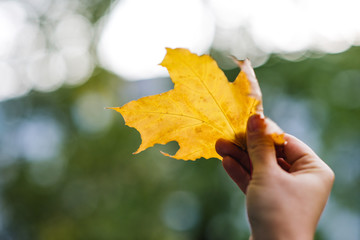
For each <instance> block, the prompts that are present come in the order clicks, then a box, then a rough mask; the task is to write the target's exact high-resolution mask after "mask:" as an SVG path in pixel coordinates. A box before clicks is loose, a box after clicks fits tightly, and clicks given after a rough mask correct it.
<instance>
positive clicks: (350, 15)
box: [98, 0, 360, 80]
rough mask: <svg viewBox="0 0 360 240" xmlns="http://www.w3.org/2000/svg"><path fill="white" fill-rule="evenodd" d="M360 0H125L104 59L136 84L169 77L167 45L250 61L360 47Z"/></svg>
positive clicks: (104, 43)
mask: <svg viewBox="0 0 360 240" xmlns="http://www.w3.org/2000/svg"><path fill="white" fill-rule="evenodd" d="M358 9H360V1H358V0H344V1H341V2H339V1H334V0H316V1H313V0H292V1H290V0H274V1H267V0H253V1H248V0H247V1H246V0H208V1H202V0H181V1H178V0H152V1H149V0H122V1H120V2H119V3H118V4H117V5H116V6H115V7H114V9H113V11H112V12H111V14H110V16H109V17H108V18H107V19H106V20H105V21H104V30H103V34H102V37H101V40H100V43H99V48H98V53H99V56H100V62H101V63H102V64H103V65H104V66H105V67H106V68H108V69H110V70H112V71H114V72H115V73H117V74H119V75H120V76H123V77H124V78H125V79H128V80H138V79H148V78H154V77H158V76H164V75H166V71H165V70H164V69H162V68H161V67H160V66H157V64H159V63H160V62H161V60H162V58H163V57H164V54H165V47H184V48H189V49H190V50H191V51H194V52H196V53H205V52H206V51H207V50H208V49H209V47H210V46H211V45H212V46H213V47H214V48H217V49H219V50H222V51H225V52H227V53H229V54H232V55H235V56H237V57H238V58H246V57H247V58H250V59H251V60H252V61H253V63H255V64H254V65H255V66H259V65H261V64H263V63H265V62H266V60H267V57H268V55H269V54H270V53H279V54H286V53H296V54H295V58H296V57H297V56H299V57H300V56H301V55H303V54H304V52H305V51H307V50H312V51H320V52H324V53H337V52H342V51H345V50H346V49H348V48H349V47H350V46H351V45H358V44H360V14H358ZM292 56H293V57H294V54H293V55H292Z"/></svg>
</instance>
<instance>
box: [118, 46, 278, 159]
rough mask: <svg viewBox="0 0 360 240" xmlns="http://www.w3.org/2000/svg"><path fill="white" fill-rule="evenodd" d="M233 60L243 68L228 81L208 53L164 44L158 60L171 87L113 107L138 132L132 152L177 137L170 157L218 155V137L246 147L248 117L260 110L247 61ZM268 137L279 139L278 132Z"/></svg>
mask: <svg viewBox="0 0 360 240" xmlns="http://www.w3.org/2000/svg"><path fill="white" fill-rule="evenodd" d="M237 62H238V64H239V66H240V67H241V69H242V70H241V72H240V73H239V75H238V76H237V78H236V79H235V81H234V82H229V81H228V80H227V78H226V76H225V74H224V73H223V72H222V71H221V70H220V68H219V67H218V65H217V64H216V62H215V61H214V60H213V59H212V58H211V57H210V56H208V55H203V56H197V55H195V54H192V53H191V52H190V51H189V50H187V49H169V48H168V49H167V54H166V56H165V58H164V60H163V62H162V63H161V64H160V65H161V66H164V67H166V68H167V69H168V71H169V74H170V77H171V79H172V81H173V83H174V89H172V90H170V91H168V92H165V93H162V94H158V95H154V96H148V97H143V98H141V99H139V100H136V101H132V102H129V103H127V104H125V105H124V106H122V107H116V108H112V109H114V110H116V111H118V112H120V113H121V115H122V116H123V117H124V120H125V123H126V125H128V126H130V127H133V128H136V129H137V130H138V131H139V132H140V134H141V138H142V143H141V145H140V147H139V149H138V150H137V151H136V152H135V153H139V152H141V151H143V150H145V149H146V148H149V147H152V146H153V145H155V144H166V143H168V142H171V141H176V142H178V144H179V146H180V148H179V150H178V151H177V152H176V154H175V155H174V156H171V157H173V158H176V159H183V160H196V159H198V158H201V157H203V158H219V159H221V158H220V156H219V155H218V154H217V153H216V151H215V142H216V141H217V140H218V139H219V138H224V139H227V140H230V141H232V142H234V143H235V144H236V145H238V146H239V147H241V148H242V149H246V142H245V130H246V124H247V120H248V118H249V117H250V116H251V115H252V114H254V113H255V112H257V113H260V114H262V112H263V109H262V100H261V91H260V87H259V85H258V82H257V79H256V77H255V73H254V71H253V69H252V67H251V64H250V62H249V60H245V61H237ZM273 138H274V140H276V141H277V142H278V143H281V142H283V138H282V136H281V135H280V136H279V135H277V134H275V135H274V136H273ZM164 154H165V155H167V156H170V155H168V154H166V153H164Z"/></svg>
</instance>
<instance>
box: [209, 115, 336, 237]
mask: <svg viewBox="0 0 360 240" xmlns="http://www.w3.org/2000/svg"><path fill="white" fill-rule="evenodd" d="M272 124H273V122H272V121H271V120H269V119H264V118H263V117H261V116H260V115H254V116H252V117H250V119H249V121H248V125H247V133H246V136H247V152H245V151H243V150H241V148H239V147H237V146H236V145H234V144H233V143H231V142H229V141H226V140H223V139H220V140H218V141H217V143H216V150H217V152H218V153H219V154H220V155H221V156H222V157H223V166H224V168H225V170H226V172H227V173H228V175H229V176H230V177H231V178H232V179H233V181H234V182H235V183H236V184H237V185H238V186H239V188H240V189H241V190H242V191H243V192H244V193H245V194H246V206H247V213H248V218H249V222H250V225H251V233H252V236H251V237H250V239H253V240H273V239H276V240H282V239H291V240H293V239H295V240H296V239H301V240H307V239H313V237H314V234H315V231H316V227H317V224H318V221H319V219H320V216H321V213H322V211H323V209H324V207H325V205H326V202H327V200H328V197H329V195H330V191H331V188H332V185H333V182H334V173H333V171H332V170H331V169H330V168H329V167H328V165H326V164H325V162H323V161H322V160H321V159H320V158H319V157H318V156H317V155H316V154H315V153H314V152H313V151H312V150H311V149H310V148H309V147H308V146H307V145H306V144H305V143H303V142H301V141H300V140H298V139H297V138H295V137H293V136H291V135H289V134H285V140H286V142H287V143H286V144H285V146H284V154H285V156H284V158H277V157H276V150H275V146H274V142H273V140H272V138H271V137H270V136H269V135H268V134H266V133H267V132H269V129H271V127H272ZM270 131H271V130H270ZM250 162H251V163H250Z"/></svg>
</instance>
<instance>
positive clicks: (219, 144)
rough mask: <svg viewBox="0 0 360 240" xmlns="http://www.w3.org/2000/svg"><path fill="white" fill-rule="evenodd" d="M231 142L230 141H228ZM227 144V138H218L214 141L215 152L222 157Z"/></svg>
mask: <svg viewBox="0 0 360 240" xmlns="http://www.w3.org/2000/svg"><path fill="white" fill-rule="evenodd" d="M230 144H231V143H230ZM227 145H229V141H228V140H225V139H223V138H220V139H218V140H217V141H216V143H215V150H216V152H217V153H218V154H219V155H220V156H222V157H224V156H225V155H226V148H227Z"/></svg>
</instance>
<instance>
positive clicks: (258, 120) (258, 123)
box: [247, 114, 264, 132]
mask: <svg viewBox="0 0 360 240" xmlns="http://www.w3.org/2000/svg"><path fill="white" fill-rule="evenodd" d="M263 127H264V118H262V117H261V116H260V115H259V114H254V115H252V116H251V117H250V118H249V120H248V125H247V128H248V131H250V132H256V131H258V130H260V129H262V128H263Z"/></svg>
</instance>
